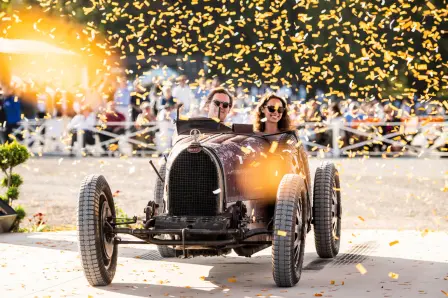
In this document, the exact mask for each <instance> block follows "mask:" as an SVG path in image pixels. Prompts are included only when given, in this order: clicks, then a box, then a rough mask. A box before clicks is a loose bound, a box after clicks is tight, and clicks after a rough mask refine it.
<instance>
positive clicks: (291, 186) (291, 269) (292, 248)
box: [272, 174, 306, 287]
mask: <svg viewBox="0 0 448 298" xmlns="http://www.w3.org/2000/svg"><path fill="white" fill-rule="evenodd" d="M305 194H306V187H305V183H304V181H303V179H302V178H300V176H299V175H296V174H286V175H285V176H284V177H283V179H282V181H281V182H280V185H279V188H278V192H277V202H276V205H275V215H274V237H273V241H272V271H273V276H274V281H275V283H276V284H277V286H279V287H292V286H294V285H295V284H297V283H298V282H299V280H300V276H301V273H302V265H303V259H304V252H305V237H306V225H305V220H304V215H305V214H306V212H305V209H306V208H305V205H304V204H303V202H305Z"/></svg>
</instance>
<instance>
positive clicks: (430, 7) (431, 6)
mask: <svg viewBox="0 0 448 298" xmlns="http://www.w3.org/2000/svg"><path fill="white" fill-rule="evenodd" d="M426 5H427V6H428V7H429V9H431V10H435V9H436V7H435V6H434V4H432V3H431V2H430V1H426Z"/></svg>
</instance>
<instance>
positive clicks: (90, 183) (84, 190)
mask: <svg viewBox="0 0 448 298" xmlns="http://www.w3.org/2000/svg"><path fill="white" fill-rule="evenodd" d="M114 217H115V206H114V202H113V197H112V192H111V191H110V188H109V185H108V184H107V181H106V179H105V178H104V177H103V176H99V175H90V176H87V177H86V178H85V179H84V180H83V182H82V184H81V190H80V192H79V205H78V242H79V252H80V255H81V263H82V267H83V269H84V274H85V276H86V278H87V281H88V282H89V284H90V285H92V286H106V285H108V284H110V283H111V282H112V279H113V278H114V276H115V270H116V268H117V256H118V249H117V248H118V246H117V244H116V243H115V235H114V234H113V233H112V232H113V231H112V230H113V228H112V224H113V218H114Z"/></svg>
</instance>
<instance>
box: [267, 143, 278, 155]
mask: <svg viewBox="0 0 448 298" xmlns="http://www.w3.org/2000/svg"><path fill="white" fill-rule="evenodd" d="M277 147H278V142H276V141H274V142H272V144H271V148H269V152H270V153H274V152H275V150H277Z"/></svg>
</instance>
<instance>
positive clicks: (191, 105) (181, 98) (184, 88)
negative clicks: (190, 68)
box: [173, 75, 199, 113]
mask: <svg viewBox="0 0 448 298" xmlns="http://www.w3.org/2000/svg"><path fill="white" fill-rule="evenodd" d="M177 82H178V85H177V86H175V87H174V88H173V97H174V98H175V99H176V100H177V103H182V104H183V107H184V112H185V113H189V112H190V111H193V110H194V109H196V108H198V107H199V105H198V104H197V103H196V100H195V98H194V95H193V92H192V91H191V89H190V86H188V84H187V77H186V76H184V75H182V76H179V77H178V78H177Z"/></svg>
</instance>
